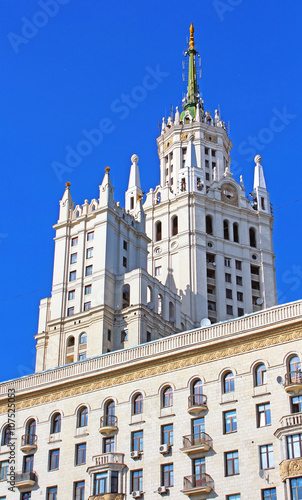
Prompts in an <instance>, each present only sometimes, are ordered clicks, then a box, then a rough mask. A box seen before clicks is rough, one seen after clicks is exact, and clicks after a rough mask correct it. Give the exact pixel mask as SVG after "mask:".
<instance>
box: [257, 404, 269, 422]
mask: <svg viewBox="0 0 302 500" xmlns="http://www.w3.org/2000/svg"><path fill="white" fill-rule="evenodd" d="M271 423H272V422H271V409H270V403H264V404H261V405H257V426H258V427H265V426H267V425H271Z"/></svg>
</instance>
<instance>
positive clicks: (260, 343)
mask: <svg viewBox="0 0 302 500" xmlns="http://www.w3.org/2000/svg"><path fill="white" fill-rule="evenodd" d="M298 338H301V330H300V329H299V327H294V328H292V329H291V330H290V331H287V332H286V333H283V332H282V329H281V332H280V330H279V331H277V333H275V334H272V335H271V336H270V337H266V338H261V334H259V337H258V338H257V340H254V339H253V340H250V341H246V342H245V343H242V344H240V345H234V346H233V347H228V348H224V347H221V348H220V349H219V348H218V349H217V347H216V349H215V343H214V344H213V345H212V346H207V347H206V348H204V347H203V348H201V349H203V350H204V351H205V352H202V353H200V348H197V350H198V351H199V352H198V353H196V354H192V352H190V353H187V354H186V353H183V355H182V356H180V355H179V354H178V355H177V356H178V359H176V360H170V361H167V362H166V363H161V362H160V361H157V360H154V364H153V366H149V367H147V368H146V367H144V366H141V367H140V368H138V367H137V369H136V370H135V371H134V370H133V369H128V371H127V368H124V370H125V372H126V373H124V374H123V375H112V376H111V377H108V376H106V377H104V378H103V379H100V378H99V379H94V380H93V381H88V380H87V381H85V379H82V380H80V381H78V382H77V385H74V387H72V388H69V389H66V388H65V389H62V388H59V387H58V389H56V387H55V386H53V388H52V389H51V390H50V389H49V388H46V389H44V390H43V393H42V394H41V393H40V395H39V396H35V397H29V396H28V395H25V396H24V399H21V397H22V396H21V397H20V396H19V397H18V394H17V398H16V409H19V410H20V409H24V408H29V407H32V406H36V405H40V404H43V403H45V402H46V401H57V400H59V399H64V398H66V397H68V396H71V395H77V394H83V393H87V392H90V391H95V390H99V389H102V388H104V387H110V386H114V385H119V384H121V383H125V382H130V381H132V380H138V379H140V378H143V377H150V376H151V375H157V374H159V373H166V372H169V371H174V370H178V369H180V368H183V367H185V366H193V365H198V364H200V363H205V362H207V361H213V360H215V359H220V358H225V357H229V356H233V355H236V354H240V353H244V352H250V351H254V350H256V349H259V348H262V347H267V346H268V345H271V346H273V345H275V344H279V343H281V342H287V341H290V340H295V339H298ZM210 349H211V350H210ZM101 376H102V375H99V377H101ZM66 384H67V382H66ZM6 412H7V402H6V401H2V402H1V404H0V414H3V413H6Z"/></svg>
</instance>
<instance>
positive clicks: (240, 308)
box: [238, 307, 244, 316]
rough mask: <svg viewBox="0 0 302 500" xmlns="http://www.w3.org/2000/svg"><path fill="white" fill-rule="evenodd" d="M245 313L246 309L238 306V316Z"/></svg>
mask: <svg viewBox="0 0 302 500" xmlns="http://www.w3.org/2000/svg"><path fill="white" fill-rule="evenodd" d="M243 315H244V309H243V308H242V307H238V316H243Z"/></svg>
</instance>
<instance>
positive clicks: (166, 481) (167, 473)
mask: <svg viewBox="0 0 302 500" xmlns="http://www.w3.org/2000/svg"><path fill="white" fill-rule="evenodd" d="M173 484H174V477H173V464H165V465H162V486H167V487H169V486H173Z"/></svg>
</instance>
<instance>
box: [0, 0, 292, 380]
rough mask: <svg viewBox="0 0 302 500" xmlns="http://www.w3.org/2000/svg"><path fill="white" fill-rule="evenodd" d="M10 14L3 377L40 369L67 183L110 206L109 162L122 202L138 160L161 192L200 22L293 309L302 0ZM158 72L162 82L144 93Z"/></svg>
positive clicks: (4, 78)
mask: <svg viewBox="0 0 302 500" xmlns="http://www.w3.org/2000/svg"><path fill="white" fill-rule="evenodd" d="M0 14H1V15H0V39H1V43H0V47H1V48H0V50H1V63H2V71H1V81H0V95H1V99H0V106H1V108H0V116H1V118H0V119H1V124H2V127H1V140H0V157H1V197H2V217H1V222H0V254H1V260H0V266H1V267H0V272H1V283H2V286H1V291H0V308H1V334H2V349H3V354H2V360H1V361H2V362H1V367H0V380H6V379H9V378H14V377H18V376H22V375H26V374H28V373H32V372H33V371H34V356H35V341H34V335H35V334H36V332H37V322H38V306H39V300H40V299H41V298H43V297H46V296H49V295H50V290H51V281H52V265H53V249H54V244H53V237H54V231H53V229H52V225H53V224H54V223H56V221H57V218H58V208H59V205H58V202H59V199H60V198H61V197H62V194H63V191H64V184H65V182H66V181H70V182H71V192H72V196H73V199H74V201H75V202H76V203H80V204H82V203H83V202H84V200H85V198H88V200H91V199H92V198H95V197H97V195H98V186H99V184H100V183H101V181H102V178H103V174H104V168H105V167H106V166H107V165H109V166H110V168H111V177H112V181H113V183H114V185H115V199H116V200H117V201H121V203H122V204H124V191H125V189H126V188H127V181H128V175H129V168H130V163H131V162H130V158H131V155H132V154H133V153H136V154H137V155H138V156H139V165H140V175H141V182H142V187H143V189H144V190H145V191H148V190H149V189H150V188H151V187H153V188H154V187H155V186H156V185H157V184H158V182H159V163H158V157H157V148H156V141H155V140H156V137H157V135H158V122H159V120H161V119H162V117H163V116H165V115H166V116H168V115H169V111H170V105H172V104H173V106H174V108H175V106H177V105H178V106H180V105H181V99H182V94H183V92H184V91H185V84H184V83H183V82H182V66H181V63H182V59H183V51H184V50H185V48H186V38H187V37H188V35H189V26H190V23H191V22H192V21H193V22H194V26H195V42H196V46H197V48H198V50H199V52H200V55H201V59H202V79H201V82H200V90H201V92H202V95H203V98H204V101H205V108H206V109H209V110H210V111H211V112H212V113H213V112H214V110H215V108H216V107H217V106H218V105H219V106H220V109H221V115H222V119H223V120H225V121H226V122H227V123H228V122H230V137H231V140H232V141H233V144H234V147H233V151H232V159H233V170H234V172H235V178H236V179H237V180H238V179H239V175H240V174H242V175H243V178H244V182H245V186H246V189H247V192H250V191H251V190H252V182H253V166H254V162H253V157H254V156H255V154H256V153H259V154H260V155H261V156H262V159H263V160H262V164H263V167H264V171H265V176H266V182H267V186H268V189H269V191H270V196H271V201H272V203H273V205H274V208H275V222H274V248H275V253H276V268H277V287H278V294H279V302H280V303H283V302H289V301H292V300H298V299H300V298H301V297H302V264H301V251H300V247H301V240H302V234H301V223H300V220H301V208H302V201H301V198H302V193H301V181H302V173H301V165H300V164H301V146H300V144H301V111H302V109H301V98H300V94H301V76H302V71H301V63H300V59H301V53H302V42H301V18H302V15H301V14H302V4H301V2H300V1H299V0H291V1H290V2H284V1H283V0H282V1H281V0H265V2H263V0H199V1H195V0H193V1H191V2H190V3H186V2H183V1H180V0H174V2H173V3H171V2H163V1H158V0H152V2H151V1H145V2H142V1H137V0H130V1H128V2H122V1H115V0H112V1H111V2H104V1H99V0H85V2H84V1H81V0H56V1H54V0H48V1H47V0H40V1H34V0H27V1H26V2H24V1H21V0H14V1H13V2H12V0H2V2H1V6H0ZM154 72H155V73H156V75H157V76H156V78H155V79H153V80H152V81H153V83H156V84H154V85H152V88H148V89H146V87H145V91H144V92H143V91H142V90H141V88H142V86H143V85H144V82H146V76H147V75H148V74H150V73H151V74H154ZM150 87H151V85H150ZM127 96H130V98H129V97H127ZM129 99H130V100H129ZM121 106H123V108H122V107H121ZM100 122H102V126H103V132H104V133H103V134H102V136H101V135H100V136H99V137H98V141H96V142H95V145H93V146H92V147H91V148H90V151H88V150H87V149H86V150H85V148H84V149H83V150H82V152H83V155H82V156H80V157H77V159H74V165H73V166H72V167H70V166H69V167H68V165H67V167H68V168H69V171H68V172H67V171H66V170H65V168H64V165H65V167H66V155H67V151H70V150H74V149H76V148H81V144H83V143H81V141H83V140H84V139H85V134H87V133H88V132H90V131H91V130H92V129H95V128H98V127H99V126H100ZM85 131H86V132H85ZM83 147H84V146H83ZM84 154H85V156H84ZM58 164H60V165H61V166H60V167H58ZM54 165H56V171H55V169H54ZM58 170H59V173H58ZM296 200H299V201H296Z"/></svg>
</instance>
